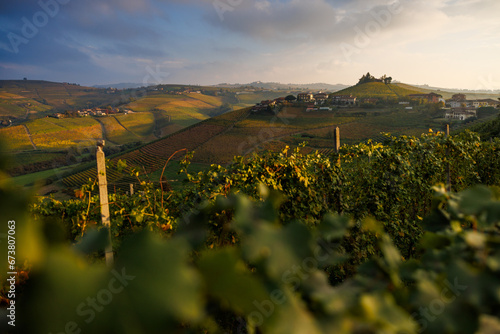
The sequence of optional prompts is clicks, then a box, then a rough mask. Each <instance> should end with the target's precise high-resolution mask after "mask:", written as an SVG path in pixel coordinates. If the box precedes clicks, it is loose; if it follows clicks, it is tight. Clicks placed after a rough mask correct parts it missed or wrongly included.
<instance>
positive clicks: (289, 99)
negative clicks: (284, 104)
mask: <svg viewBox="0 0 500 334" xmlns="http://www.w3.org/2000/svg"><path fill="white" fill-rule="evenodd" d="M285 100H286V101H288V102H292V101H295V100H297V98H296V97H295V96H293V95H288V96H287V97H285Z"/></svg>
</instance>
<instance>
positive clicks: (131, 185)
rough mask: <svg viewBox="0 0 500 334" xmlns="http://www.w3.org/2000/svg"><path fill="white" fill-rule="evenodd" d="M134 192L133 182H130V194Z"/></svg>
mask: <svg viewBox="0 0 500 334" xmlns="http://www.w3.org/2000/svg"><path fill="white" fill-rule="evenodd" d="M133 194H134V184H133V183H131V184H130V196H132V195H133Z"/></svg>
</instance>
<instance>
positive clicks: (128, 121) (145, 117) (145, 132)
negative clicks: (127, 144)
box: [113, 112, 155, 142]
mask: <svg viewBox="0 0 500 334" xmlns="http://www.w3.org/2000/svg"><path fill="white" fill-rule="evenodd" d="M113 118H115V119H116V120H117V121H118V122H119V123H120V124H122V125H123V126H124V127H125V128H126V129H127V130H128V131H130V132H132V133H133V134H134V135H136V136H137V138H138V139H140V140H141V141H144V142H146V141H150V140H153V139H154V136H153V132H154V130H155V117H154V115H153V114H152V113H150V112H141V113H133V114H127V115H116V116H113ZM136 140H137V139H136Z"/></svg>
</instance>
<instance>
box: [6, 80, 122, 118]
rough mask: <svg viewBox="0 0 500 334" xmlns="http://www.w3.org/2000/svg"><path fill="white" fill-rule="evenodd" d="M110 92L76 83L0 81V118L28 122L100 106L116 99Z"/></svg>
mask: <svg viewBox="0 0 500 334" xmlns="http://www.w3.org/2000/svg"><path fill="white" fill-rule="evenodd" d="M111 93H113V92H110V91H108V90H105V89H97V88H92V87H84V86H79V85H77V84H68V83H57V82H50V81H38V80H0V116H4V117H6V116H11V117H15V118H24V119H27V118H29V117H30V116H35V115H36V114H38V113H43V112H46V113H54V112H56V111H58V112H60V111H65V110H68V109H75V108H84V107H94V106H99V105H101V104H104V103H109V102H110V101H112V100H113V99H116V97H114V96H113V94H111ZM35 118H36V117H35Z"/></svg>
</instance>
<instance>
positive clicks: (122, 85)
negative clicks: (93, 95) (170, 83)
mask: <svg viewBox="0 0 500 334" xmlns="http://www.w3.org/2000/svg"><path fill="white" fill-rule="evenodd" d="M146 86H150V85H145V84H141V83H133V82H122V83H115V84H107V85H93V86H92V87H94V88H116V89H131V88H140V87H146Z"/></svg>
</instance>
